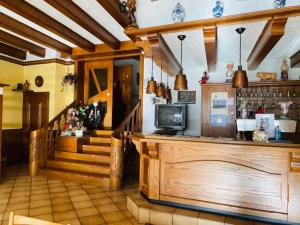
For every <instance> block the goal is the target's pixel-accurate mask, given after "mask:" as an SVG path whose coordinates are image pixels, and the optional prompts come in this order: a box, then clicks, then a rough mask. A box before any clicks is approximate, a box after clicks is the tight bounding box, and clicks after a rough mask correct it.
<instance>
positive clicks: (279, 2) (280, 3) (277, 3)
mask: <svg viewBox="0 0 300 225" xmlns="http://www.w3.org/2000/svg"><path fill="white" fill-rule="evenodd" d="M285 4H286V0H274V2H273V6H274V8H276V9H277V8H282V7H284V6H285Z"/></svg>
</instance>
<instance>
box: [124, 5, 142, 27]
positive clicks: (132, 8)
mask: <svg viewBox="0 0 300 225" xmlns="http://www.w3.org/2000/svg"><path fill="white" fill-rule="evenodd" d="M120 11H121V12H122V13H125V15H126V17H127V20H128V26H130V27H135V28H137V27H138V26H137V23H136V17H135V12H136V0H127V1H122V2H121V3H120Z"/></svg>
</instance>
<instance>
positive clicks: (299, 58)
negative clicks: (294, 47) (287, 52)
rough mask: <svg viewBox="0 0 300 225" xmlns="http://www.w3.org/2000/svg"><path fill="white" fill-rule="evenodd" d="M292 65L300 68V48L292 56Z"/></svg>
mask: <svg viewBox="0 0 300 225" xmlns="http://www.w3.org/2000/svg"><path fill="white" fill-rule="evenodd" d="M290 62H291V67H292V68H300V50H299V51H298V52H296V53H295V54H294V55H293V56H292V57H290Z"/></svg>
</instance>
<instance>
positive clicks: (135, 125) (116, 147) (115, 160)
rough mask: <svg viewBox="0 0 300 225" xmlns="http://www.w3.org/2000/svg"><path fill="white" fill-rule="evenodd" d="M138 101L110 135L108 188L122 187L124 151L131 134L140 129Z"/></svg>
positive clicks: (128, 143) (128, 144) (116, 188)
mask: <svg viewBox="0 0 300 225" xmlns="http://www.w3.org/2000/svg"><path fill="white" fill-rule="evenodd" d="M140 104H141V103H140V101H139V102H138V103H137V104H136V106H135V107H134V108H133V109H132V110H131V111H130V112H129V113H128V115H127V116H126V118H125V119H124V120H123V121H122V123H121V124H120V125H119V126H118V127H117V128H116V129H115V130H114V132H113V133H112V137H111V163H110V188H111V189H112V190H119V189H120V188H121V187H122V177H123V158H124V151H125V150H126V149H127V148H128V147H129V146H130V145H131V138H132V135H133V134H134V133H135V132H137V131H139V129H140V127H141V126H140V121H141V120H140V118H141V115H140V110H139V109H140Z"/></svg>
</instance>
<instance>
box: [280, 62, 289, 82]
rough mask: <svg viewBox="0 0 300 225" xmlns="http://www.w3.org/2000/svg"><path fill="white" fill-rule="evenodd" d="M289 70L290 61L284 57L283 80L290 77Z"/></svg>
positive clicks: (282, 65)
mask: <svg viewBox="0 0 300 225" xmlns="http://www.w3.org/2000/svg"><path fill="white" fill-rule="evenodd" d="M288 71H289V65H288V61H287V60H286V59H284V60H283V61H282V64H281V80H282V81H285V80H288V79H289V73H288Z"/></svg>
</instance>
